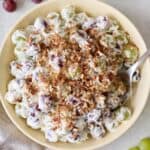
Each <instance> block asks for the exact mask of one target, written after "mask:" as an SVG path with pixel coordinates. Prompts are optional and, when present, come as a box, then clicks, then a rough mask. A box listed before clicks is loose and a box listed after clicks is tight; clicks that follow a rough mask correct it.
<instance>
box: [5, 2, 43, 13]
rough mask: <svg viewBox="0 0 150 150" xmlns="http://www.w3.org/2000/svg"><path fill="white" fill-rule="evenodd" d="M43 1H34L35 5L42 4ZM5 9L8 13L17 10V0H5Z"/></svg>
mask: <svg viewBox="0 0 150 150" xmlns="http://www.w3.org/2000/svg"><path fill="white" fill-rule="evenodd" d="M42 1H43V0H32V2H34V3H40V2H42ZM3 8H4V9H5V10H6V11H8V12H13V11H15V10H16V8H17V1H16V0H3Z"/></svg>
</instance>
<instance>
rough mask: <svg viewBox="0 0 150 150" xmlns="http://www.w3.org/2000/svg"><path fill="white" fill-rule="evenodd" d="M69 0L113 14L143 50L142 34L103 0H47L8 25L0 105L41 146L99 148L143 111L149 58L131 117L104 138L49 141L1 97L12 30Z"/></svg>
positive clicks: (148, 83) (98, 12) (149, 75)
mask: <svg viewBox="0 0 150 150" xmlns="http://www.w3.org/2000/svg"><path fill="white" fill-rule="evenodd" d="M69 4H73V5H75V6H76V7H77V8H78V9H80V10H82V11H85V12H87V13H89V14H91V15H93V16H98V15H108V16H113V17H115V18H116V19H117V20H118V21H119V22H120V23H121V25H122V26H123V28H124V29H125V30H126V31H127V32H128V33H129V34H130V36H131V39H132V40H133V42H135V43H136V45H137V46H138V47H139V49H140V55H141V54H143V53H144V52H145V51H146V46H145V43H144V41H143V38H142V37H141V35H140V33H139V32H138V30H137V29H136V27H135V26H134V25H133V24H132V23H131V22H130V21H129V20H128V18H127V17H125V16H124V15H123V14H122V13H120V12H119V11H117V10H116V9H114V8H112V7H111V6H109V5H107V4H104V3H102V2H98V1H96V0H50V1H47V2H44V3H42V4H41V5H39V6H37V7H36V8H35V9H32V10H31V11H29V12H28V13H27V14H26V15H24V16H23V17H22V18H21V19H19V20H18V21H17V23H16V24H15V25H14V26H13V28H11V30H10V32H9V33H8V34H7V35H6V38H5V40H4V42H3V44H2V46H1V53H0V68H1V70H0V95H1V96H0V97H1V102H2V105H3V107H4V109H5V111H6V113H7V114H8V116H9V118H10V119H11V120H12V122H13V123H14V124H15V125H16V126H17V127H18V129H19V130H20V131H22V133H24V134H25V135H26V136H28V137H29V138H30V139H32V140H33V141H35V142H37V143H39V144H41V145H43V146H46V147H49V148H51V149H57V150H75V149H78V150H91V149H95V148H100V147H102V146H104V145H106V144H108V143H110V142H112V141H114V140H115V139H117V138H118V137H120V136H121V135H122V134H123V133H125V132H126V131H127V130H128V129H129V128H130V127H131V126H132V125H133V124H134V123H135V121H136V120H137V118H138V117H139V115H140V114H141V112H142V111H143V109H144V106H145V104H146V101H147V97H148V94H149V89H150V67H149V66H150V63H149V61H146V62H145V64H144V65H143V67H142V71H141V80H140V82H139V84H138V87H137V90H136V93H135V95H134V97H133V99H132V100H131V105H132V108H133V114H132V117H131V118H130V120H128V121H126V122H125V123H123V124H122V125H120V127H119V128H118V129H117V130H116V131H115V132H113V133H109V134H108V135H106V136H105V137H104V138H101V139H98V140H95V139H89V140H87V141H85V142H83V143H81V144H70V143H62V142H57V143H50V142H48V141H47V140H46V139H45V138H44V135H43V133H42V132H40V131H39V130H34V129H31V128H30V127H28V126H27V125H26V123H25V120H24V119H21V118H20V117H18V116H17V115H16V114H15V111H14V106H13V105H11V104H9V103H7V101H6V100H5V99H4V95H5V93H6V91H7V84H8V81H9V80H10V79H11V76H10V73H9V62H10V61H11V60H12V59H13V58H14V55H13V49H14V45H13V44H12V42H11V35H12V33H13V32H14V31H15V30H16V29H20V28H23V27H26V26H27V25H29V24H31V23H33V21H34V19H35V18H36V17H37V16H44V15H46V14H48V12H50V11H59V10H61V9H62V8H64V7H65V6H66V5H69Z"/></svg>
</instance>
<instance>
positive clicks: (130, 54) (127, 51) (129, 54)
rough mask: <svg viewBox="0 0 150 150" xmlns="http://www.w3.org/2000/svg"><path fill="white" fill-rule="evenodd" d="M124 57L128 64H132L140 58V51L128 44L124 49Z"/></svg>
mask: <svg viewBox="0 0 150 150" xmlns="http://www.w3.org/2000/svg"><path fill="white" fill-rule="evenodd" d="M124 56H125V58H126V61H127V62H131V63H133V62H135V61H136V60H137V58H138V49H137V47H136V46H133V45H129V44H128V45H127V46H126V47H125V48H124Z"/></svg>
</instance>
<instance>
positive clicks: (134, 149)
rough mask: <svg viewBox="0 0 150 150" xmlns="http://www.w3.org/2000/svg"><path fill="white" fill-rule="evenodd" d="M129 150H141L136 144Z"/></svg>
mask: <svg viewBox="0 0 150 150" xmlns="http://www.w3.org/2000/svg"><path fill="white" fill-rule="evenodd" d="M129 150H140V149H139V147H137V146H135V147H131V148H130V149H129Z"/></svg>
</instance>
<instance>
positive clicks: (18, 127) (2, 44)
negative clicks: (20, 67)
mask: <svg viewBox="0 0 150 150" xmlns="http://www.w3.org/2000/svg"><path fill="white" fill-rule="evenodd" d="M55 1H57V0H51V1H44V2H43V3H41V4H39V5H38V6H35V7H34V8H31V9H30V10H29V11H28V12H26V13H25V14H24V15H22V16H21V17H19V19H17V21H16V22H15V23H14V24H13V26H12V27H11V28H10V29H9V31H8V33H7V34H6V35H5V36H4V39H3V41H2V43H1V45H0V55H1V54H2V51H3V49H4V46H5V43H6V41H7V39H8V38H9V37H10V35H11V33H12V31H13V30H14V29H15V27H16V26H17V25H18V24H19V23H20V22H21V21H22V20H23V19H24V18H25V17H28V16H29V15H30V14H31V13H33V12H34V11H35V10H37V9H39V8H42V7H44V6H45V5H46V4H50V3H52V2H55ZM69 1H70V2H73V1H74V0H68V2H69ZM92 1H93V3H95V2H98V3H101V4H102V5H103V6H106V7H107V8H110V9H112V10H113V11H116V12H117V13H118V14H120V15H121V16H122V17H124V19H126V20H127V21H128V22H130V24H132V26H133V28H134V29H135V30H136V32H137V33H138V35H140V38H141V42H142V44H143V45H144V47H145V50H147V47H146V44H145V42H144V39H143V37H142V35H141V34H140V32H139V30H138V29H137V28H136V26H135V25H134V24H133V23H132V21H130V19H129V18H128V17H127V16H126V15H124V13H122V12H121V11H119V10H118V9H116V8H115V7H113V6H111V5H109V4H107V3H105V2H102V1H100V0H92ZM39 15H40V14H39ZM0 101H1V103H2V106H3V108H4V110H5V112H6V114H7V116H8V117H9V119H10V120H11V121H12V123H13V124H14V125H15V126H16V127H17V129H18V130H20V131H21V132H22V133H23V134H24V135H25V136H26V137H28V138H29V139H31V140H32V141H34V142H36V143H37V144H40V145H42V146H45V147H48V148H51V149H54V150H65V149H64V148H58V147H56V146H52V145H50V144H49V145H48V144H46V143H44V142H41V141H39V140H38V139H36V138H35V137H32V136H31V135H30V133H28V132H26V131H25V130H24V129H23V128H21V127H20V126H19V124H18V123H17V122H16V121H15V120H14V119H13V117H12V115H11V114H10V113H9V112H8V110H7V107H6V105H5V104H4V99H3V96H2V94H1V92H0ZM147 101H148V94H147V95H146V98H145V102H144V105H143V107H142V109H141V110H140V111H139V113H138V115H136V117H135V118H134V120H133V121H132V123H131V124H129V125H128V127H127V128H126V130H124V131H123V132H121V133H120V134H118V136H117V137H115V138H112V139H110V140H108V141H107V142H105V143H104V144H102V145H91V146H90V147H89V148H87V147H86V148H82V150H84V149H85V150H91V149H95V148H101V147H103V146H106V145H108V144H110V143H112V142H113V141H115V140H116V139H119V138H120V137H121V136H123V135H124V134H125V133H126V132H127V131H128V130H129V129H130V128H131V127H132V126H133V125H134V124H135V123H136V121H137V119H138V118H139V116H140V115H141V114H142V112H143V110H144V108H145V105H146V103H147ZM72 145H74V144H72ZM79 149H80V148H79Z"/></svg>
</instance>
